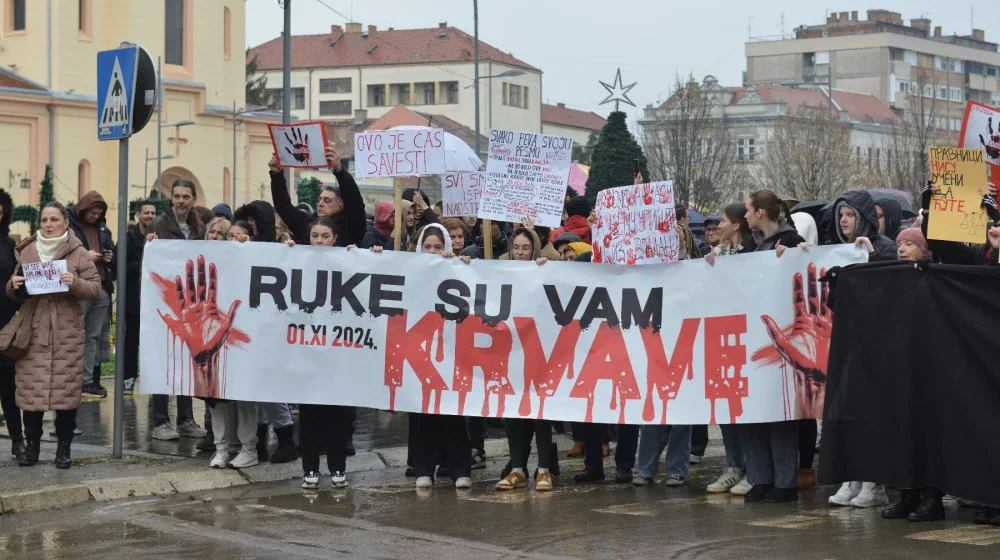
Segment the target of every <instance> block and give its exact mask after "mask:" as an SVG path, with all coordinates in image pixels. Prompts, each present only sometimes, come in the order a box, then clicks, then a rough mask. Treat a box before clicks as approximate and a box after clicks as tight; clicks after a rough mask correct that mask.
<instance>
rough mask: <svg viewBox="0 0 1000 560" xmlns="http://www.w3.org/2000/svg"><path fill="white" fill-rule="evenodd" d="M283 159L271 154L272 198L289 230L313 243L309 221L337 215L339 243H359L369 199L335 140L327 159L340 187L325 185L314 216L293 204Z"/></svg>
mask: <svg viewBox="0 0 1000 560" xmlns="http://www.w3.org/2000/svg"><path fill="white" fill-rule="evenodd" d="M280 162H281V160H280V159H279V158H278V155H277V154H274V155H272V156H271V161H269V162H268V164H267V166H268V169H269V171H270V175H271V200H272V202H273V203H274V209H275V211H276V212H277V214H278V216H280V217H281V219H282V220H283V221H284V222H285V225H286V226H287V227H288V231H289V233H291V234H292V237H293V238H294V239H295V242H296V243H298V244H300V245H308V244H309V224H311V223H312V221H313V220H314V219H316V218H333V219H334V221H336V222H337V228H338V231H339V232H340V235H338V236H337V246H338V247H347V246H348V245H357V244H359V243H361V240H362V239H364V237H365V230H366V228H367V223H368V221H367V217H366V216H365V199H364V197H362V196H361V190H360V189H359V188H358V183H357V182H355V180H354V177H353V176H352V175H351V174H350V173H348V172H347V170H346V169H344V167H343V165H341V163H340V154H339V153H337V150H336V149H334V147H333V144H330V145H329V146H327V147H326V163H327V165H329V167H330V171H332V172H333V175H334V177H336V178H337V184H338V185H340V188H339V189H337V188H335V187H333V186H331V185H325V186H324V187H323V190H322V191H320V193H319V199H318V201H317V205H316V216H310V215H308V214H306V213H305V212H302V211H301V210H299V209H298V208H296V207H295V206H293V205H292V197H291V195H290V194H289V190H288V182H287V181H285V174H284V172H283V171H282V169H281V163H280Z"/></svg>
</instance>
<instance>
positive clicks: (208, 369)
mask: <svg viewBox="0 0 1000 560" xmlns="http://www.w3.org/2000/svg"><path fill="white" fill-rule="evenodd" d="M865 260H866V256H865V255H864V254H863V253H862V252H859V251H858V250H856V249H855V248H854V247H852V246H838V247H832V248H814V249H812V250H811V251H810V252H809V253H803V252H801V251H799V250H798V249H789V250H788V251H787V252H786V254H785V255H784V257H782V258H780V259H779V258H777V257H776V255H775V253H774V252H773V251H772V252H764V253H755V254H749V255H735V256H729V257H725V258H720V259H718V261H717V263H716V265H715V266H714V267H713V266H710V265H709V264H708V263H706V262H704V261H702V260H695V261H681V262H677V263H668V264H661V265H649V266H643V267H629V266H617V265H599V264H587V263H577V262H550V263H547V264H545V265H542V266H538V265H536V264H535V263H532V262H514V261H473V263H472V264H471V265H465V264H462V263H461V262H460V261H459V260H457V259H444V258H441V257H439V256H434V255H418V254H413V253H392V252H386V253H384V254H381V255H376V254H373V253H370V252H368V251H364V250H357V249H355V250H351V251H348V250H346V249H340V248H319V247H307V246H296V247H291V248H290V247H287V246H284V245H281V244H265V243H245V244H239V243H235V242H222V241H154V242H152V243H150V244H148V245H147V246H146V250H145V257H144V259H143V280H142V281H143V284H142V317H141V330H140V332H141V347H142V353H141V358H142V372H143V378H142V384H141V388H142V390H143V392H146V393H167V394H184V395H195V396H203V397H221V398H228V399H236V400H248V401H270V402H291V403H326V404H340V405H353V406H361V407H370V408H380V409H389V410H400V411H409V412H421V411H426V412H433V413H441V414H463V415H474V416H479V415H482V416H511V417H518V416H521V417H533V418H538V417H541V418H546V419H551V420H571V421H594V422H608V423H628V424H642V423H660V422H666V423H671V424H706V423H729V422H741V423H745V422H770V421H778V420H784V419H791V418H796V417H799V418H802V417H811V416H814V415H815V414H816V413H821V410H820V409H817V408H816V405H817V403H818V405H819V407H820V408H821V407H822V394H823V393H822V391H823V383H825V370H826V354H827V350H828V348H829V333H830V324H831V321H830V317H829V311H828V310H827V309H826V307H825V306H824V305H823V303H822V301H821V300H825V297H824V290H823V287H822V286H821V285H820V283H819V282H817V280H816V277H817V276H819V275H821V274H822V272H823V270H825V269H826V268H829V267H832V266H838V265H847V264H852V263H858V262H863V261H865ZM775 341H777V342H778V348H776V347H775V346H774V343H775ZM785 360H790V361H793V362H794V364H789V363H786V361H785Z"/></svg>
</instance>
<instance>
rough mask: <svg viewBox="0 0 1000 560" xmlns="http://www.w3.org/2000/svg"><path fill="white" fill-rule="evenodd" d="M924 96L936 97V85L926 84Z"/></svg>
mask: <svg viewBox="0 0 1000 560" xmlns="http://www.w3.org/2000/svg"><path fill="white" fill-rule="evenodd" d="M924 97H934V86H932V85H931V84H924Z"/></svg>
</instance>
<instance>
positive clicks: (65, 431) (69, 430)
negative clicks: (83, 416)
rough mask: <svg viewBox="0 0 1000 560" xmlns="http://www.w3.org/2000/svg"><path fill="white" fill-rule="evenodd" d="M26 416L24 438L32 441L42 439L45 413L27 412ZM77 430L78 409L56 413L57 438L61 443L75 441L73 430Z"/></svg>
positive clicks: (25, 412)
mask: <svg viewBox="0 0 1000 560" xmlns="http://www.w3.org/2000/svg"><path fill="white" fill-rule="evenodd" d="M22 414H24V436H25V437H26V438H27V439H29V440H31V441H38V440H40V439H42V417H43V416H45V412H34V411H31V410H25V411H24V412H23V413H22ZM75 429H76V409H75V408H74V409H73V410H57V411H56V436H57V437H58V438H59V440H60V441H62V440H70V441H72V439H73V430H75Z"/></svg>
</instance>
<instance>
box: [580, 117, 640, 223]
mask: <svg viewBox="0 0 1000 560" xmlns="http://www.w3.org/2000/svg"><path fill="white" fill-rule="evenodd" d="M636 160H638V162H639V170H640V171H641V172H642V176H643V178H644V179H645V181H646V182H649V181H650V180H651V178H650V176H649V169H648V168H647V167H646V156H645V155H643V153H642V147H641V146H639V143H638V142H636V141H635V138H634V137H633V136H632V133H631V132H629V130H628V125H627V124H626V123H625V113H623V112H621V111H615V112H613V113H611V114H610V115H608V122H607V124H605V125H604V128H602V129H601V134H600V137H599V138H598V140H597V144H596V145H595V146H594V150H593V152H592V154H591V158H590V177H589V178H588V179H587V198H588V199H590V203H591V205H593V204H594V201H595V200H596V199H597V193H598V192H600V191H603V190H604V189H608V188H612V187H621V186H624V185H631V184H632V181H633V179H632V175H633V173H634V172H635V167H636Z"/></svg>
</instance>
